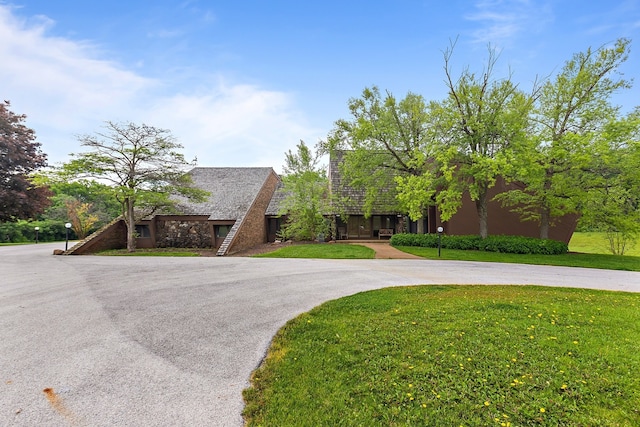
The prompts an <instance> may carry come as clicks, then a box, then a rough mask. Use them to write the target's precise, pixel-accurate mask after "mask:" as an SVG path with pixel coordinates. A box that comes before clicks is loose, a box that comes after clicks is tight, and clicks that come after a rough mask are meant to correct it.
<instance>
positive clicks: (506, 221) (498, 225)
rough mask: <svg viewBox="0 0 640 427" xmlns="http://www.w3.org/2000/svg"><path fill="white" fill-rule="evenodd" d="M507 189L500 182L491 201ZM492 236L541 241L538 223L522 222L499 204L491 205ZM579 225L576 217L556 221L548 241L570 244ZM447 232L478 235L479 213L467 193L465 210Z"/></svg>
mask: <svg viewBox="0 0 640 427" xmlns="http://www.w3.org/2000/svg"><path fill="white" fill-rule="evenodd" d="M506 189H507V187H506V184H505V183H504V181H502V180H498V182H497V184H496V186H495V187H493V188H491V189H490V190H489V200H491V199H492V198H493V197H495V196H496V194H498V193H499V192H503V191H505V190H506ZM488 215H489V218H488V223H489V224H488V225H489V235H494V236H495V235H501V234H505V235H513V236H525V237H540V228H539V224H538V222H536V221H521V220H520V216H519V215H518V214H517V213H514V212H511V211H510V210H509V208H506V207H502V205H501V204H500V202H496V201H490V202H489V205H488ZM576 224H577V216H576V215H566V216H564V217H562V218H559V219H558V220H556V221H555V224H554V226H552V227H551V228H550V229H549V238H550V239H553V240H558V241H561V242H565V243H567V244H568V243H569V240H570V239H571V236H572V235H573V232H574V231H575V228H576ZM445 232H446V233H447V234H453V235H472V234H479V232H480V226H479V222H478V212H477V211H476V204H475V202H474V201H472V200H471V197H469V194H468V193H465V195H464V197H463V198H462V207H461V208H460V209H459V210H458V212H457V213H456V214H455V215H454V216H453V217H451V219H450V220H449V221H447V223H446V224H445Z"/></svg>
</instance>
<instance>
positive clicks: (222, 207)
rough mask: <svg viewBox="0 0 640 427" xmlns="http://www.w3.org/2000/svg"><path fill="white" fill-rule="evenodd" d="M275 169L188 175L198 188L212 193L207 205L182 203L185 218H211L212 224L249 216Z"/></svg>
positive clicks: (205, 171)
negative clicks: (250, 208)
mask: <svg viewBox="0 0 640 427" xmlns="http://www.w3.org/2000/svg"><path fill="white" fill-rule="evenodd" d="M271 173H275V172H274V171H273V168H268V167H256V168H234V167H227V168H208V167H197V168H194V169H192V170H191V171H189V175H191V178H192V179H193V182H194V184H195V186H196V187H198V188H201V189H204V190H206V191H208V192H209V193H211V195H210V196H209V197H208V198H207V200H206V201H204V202H201V203H192V202H188V201H183V202H181V203H180V208H179V209H180V211H181V212H182V213H183V214H185V215H209V219H210V220H235V219H238V218H239V217H241V216H242V215H243V214H245V213H246V212H247V210H248V209H249V207H250V206H251V204H252V203H253V201H254V200H255V198H256V196H257V195H258V193H259V192H260V189H261V188H262V186H263V185H264V183H265V181H266V180H267V178H268V177H269V175H270V174H271Z"/></svg>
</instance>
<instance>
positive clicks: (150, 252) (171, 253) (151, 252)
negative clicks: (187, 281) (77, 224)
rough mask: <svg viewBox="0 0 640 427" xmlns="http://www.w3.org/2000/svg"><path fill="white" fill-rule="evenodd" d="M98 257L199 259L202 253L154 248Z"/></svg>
mask: <svg viewBox="0 0 640 427" xmlns="http://www.w3.org/2000/svg"><path fill="white" fill-rule="evenodd" d="M96 255H105V256H165V257H198V256H201V254H200V253H198V252H196V251H194V250H193V249H188V248H187V249H180V248H152V249H136V250H135V251H134V252H128V251H127V250H126V249H110V250H107V251H102V252H98V253H96Z"/></svg>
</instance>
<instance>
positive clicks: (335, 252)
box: [255, 243, 376, 259]
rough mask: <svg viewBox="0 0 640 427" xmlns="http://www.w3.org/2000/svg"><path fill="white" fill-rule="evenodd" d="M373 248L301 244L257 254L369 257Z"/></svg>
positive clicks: (372, 252)
mask: <svg viewBox="0 0 640 427" xmlns="http://www.w3.org/2000/svg"><path fill="white" fill-rule="evenodd" d="M375 254H376V253H375V251H374V250H373V249H370V248H367V247H364V246H360V245H343V244H327V243H325V244H313V243H310V244H306V245H305V244H300V245H292V246H285V247H283V248H280V249H277V250H275V251H273V252H267V253H264V254H260V255H255V256H256V257H261V258H322V259H350V258H356V259H369V258H374V257H375Z"/></svg>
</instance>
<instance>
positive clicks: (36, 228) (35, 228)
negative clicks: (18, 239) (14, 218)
mask: <svg viewBox="0 0 640 427" xmlns="http://www.w3.org/2000/svg"><path fill="white" fill-rule="evenodd" d="M33 229H34V230H36V245H37V244H38V232H39V231H40V227H34V228H33Z"/></svg>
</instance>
